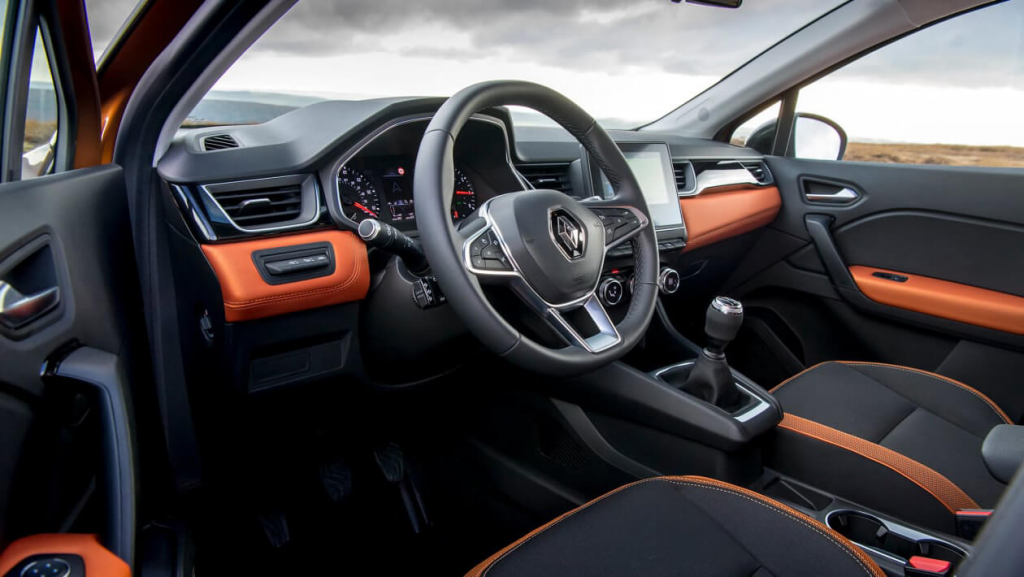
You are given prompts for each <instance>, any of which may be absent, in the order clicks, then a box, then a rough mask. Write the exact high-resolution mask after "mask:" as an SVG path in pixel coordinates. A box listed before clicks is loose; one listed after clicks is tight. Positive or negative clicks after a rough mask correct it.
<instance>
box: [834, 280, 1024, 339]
mask: <svg viewBox="0 0 1024 577" xmlns="http://www.w3.org/2000/svg"><path fill="white" fill-rule="evenodd" d="M875 272H884V273H890V274H898V275H903V276H905V277H907V281H906V282H896V281H892V280H887V279H884V278H879V277H876V276H873V273H875ZM850 274H851V275H852V276H853V281H854V282H855V283H857V288H859V289H860V291H861V292H862V293H864V295H865V296H867V297H868V298H869V299H871V300H873V301H875V302H878V303H881V304H884V305H889V306H893V307H897V308H901V309H906V310H909V311H914V312H918V313H923V314H926V315H932V316H936V317H940V318H944V319H949V320H952V321H959V322H962V323H967V324H970V325H975V326H979V327H985V328H988V329H994V330H997V331H1004V332H1008V333H1013V334H1015V335H1024V297H1019V296H1016V295H1012V294H1008V293H1002V292H997V291H993V290H989V289H983V288H978V287H974V286H970V285H965V284H960V283H956V282H950V281H946V280H941V279H937V278H931V277H926V276H918V275H913V274H907V273H905V272H897V271H891V270H885V269H881V268H874V267H868V266H851V267H850Z"/></svg>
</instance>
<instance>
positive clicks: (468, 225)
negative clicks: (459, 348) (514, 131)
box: [413, 81, 658, 375]
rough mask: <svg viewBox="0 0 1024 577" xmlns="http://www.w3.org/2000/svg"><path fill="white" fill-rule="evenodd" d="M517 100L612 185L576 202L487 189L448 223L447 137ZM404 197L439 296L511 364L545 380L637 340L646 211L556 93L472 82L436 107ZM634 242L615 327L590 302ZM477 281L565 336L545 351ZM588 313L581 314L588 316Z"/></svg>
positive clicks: (653, 261) (651, 257)
mask: <svg viewBox="0 0 1024 577" xmlns="http://www.w3.org/2000/svg"><path fill="white" fill-rule="evenodd" d="M503 105H519V106H526V107H529V108H532V109H534V110H536V111H538V112H541V113H543V114H545V115H547V116H548V117H550V118H551V119H552V120H554V121H556V122H557V123H558V124H560V125H562V126H563V127H564V128H565V129H566V130H568V131H569V133H571V134H572V135H573V136H574V137H575V138H576V140H578V141H579V142H580V143H581V144H582V145H583V146H584V147H585V148H586V150H587V151H588V152H589V154H590V158H591V160H592V161H594V162H597V164H598V166H600V167H601V170H602V171H604V174H605V176H607V177H608V181H609V182H610V183H611V185H612V188H613V189H614V191H615V195H614V197H613V198H611V199H600V198H597V197H594V198H591V199H587V200H585V201H578V200H575V199H573V198H572V197H570V196H568V195H566V194H564V193H562V192H559V191H555V190H523V191H521V192H511V193H507V194H502V195H499V196H496V197H494V198H492V199H490V200H488V201H487V202H485V203H483V204H482V205H481V206H480V208H479V209H478V210H477V212H476V214H475V215H474V216H473V217H471V218H469V219H466V220H465V221H463V223H462V225H461V226H460V227H458V228H457V227H455V226H454V225H453V224H452V222H451V219H450V216H449V215H450V214H451V202H452V196H453V192H454V182H455V173H454V162H453V159H452V153H453V150H454V147H455V139H456V138H457V137H458V135H459V131H460V130H461V129H462V127H463V126H465V124H466V122H467V121H468V120H469V118H470V117H471V116H472V115H473V114H474V113H476V112H478V111H480V110H483V109H485V108H491V107H495V106H503ZM413 194H414V200H415V203H416V220H417V222H418V226H419V231H420V240H421V242H422V243H423V249H424V251H425V252H426V255H427V259H428V260H429V261H430V266H431V270H432V272H433V274H434V276H435V277H436V278H437V282H438V284H439V285H440V287H441V289H442V290H443V291H444V292H445V294H446V295H447V297H448V303H449V304H450V305H451V307H452V308H453V309H454V310H455V313H456V314H457V315H458V317H459V318H460V319H461V320H462V321H463V323H465V325H466V327H467V328H468V329H469V330H470V332H472V333H473V334H474V335H475V336H476V337H477V338H478V339H480V341H481V342H483V343H484V345H486V346H487V347H488V348H490V349H491V350H492V351H494V352H495V353H496V354H498V355H500V356H501V357H503V358H505V359H507V360H509V361H510V362H512V363H515V364H517V365H520V366H522V367H524V368H527V369H529V370H532V371H536V372H541V373H547V374H551V375H574V374H581V373H584V372H588V371H592V370H594V369H597V368H599V367H601V366H604V365H606V364H608V363H610V362H612V361H614V360H616V359H618V358H619V357H621V356H622V355H624V354H625V353H626V352H628V351H629V350H630V349H631V348H633V346H635V345H636V343H637V342H638V341H639V340H640V338H641V337H642V336H643V334H644V331H646V330H647V326H648V324H649V323H650V321H651V316H652V314H653V313H654V306H655V300H656V299H657V295H658V287H657V275H658V249H657V239H656V237H655V233H654V227H653V226H650V222H651V220H650V213H649V211H648V209H647V203H646V202H645V200H644V197H643V194H641V191H640V186H639V184H637V181H636V178H635V177H634V176H633V172H632V171H631V170H630V168H629V165H628V164H627V163H626V159H625V157H624V156H623V155H622V152H621V151H620V150H619V147H618V146H616V144H615V142H614V141H613V140H612V139H611V137H610V136H609V135H608V133H607V132H605V130H604V129H603V128H602V127H601V126H600V125H599V124H598V123H597V121H595V120H594V119H593V118H592V117H591V116H590V115H589V114H587V113H586V112H584V111H583V109H582V108H580V107H579V106H577V105H576V104H575V103H573V102H572V101H571V100H569V99H568V98H566V97H565V96H563V95H561V94H559V93H558V92H555V91H554V90H552V89H550V88H547V87H545V86H541V85H539V84H533V83H529V82H517V81H496V82H484V83H480V84H475V85H473V86H469V87H468V88H465V89H463V90H461V91H459V92H458V93H456V94H455V95H453V96H452V97H451V98H449V99H448V100H447V101H446V102H445V103H444V104H443V105H442V106H441V107H440V109H438V111H437V113H436V114H434V117H433V119H432V120H431V122H430V125H429V126H428V127H427V130H426V133H425V134H424V135H423V140H422V142H421V143H420V148H419V153H418V155H417V158H416V172H415V180H414V182H413ZM624 242H630V243H632V245H633V255H634V259H635V265H634V282H633V296H632V299H631V300H630V303H629V310H628V311H627V313H626V315H625V317H624V318H623V319H622V320H621V321H620V322H619V323H618V324H617V325H616V324H615V323H614V322H613V320H612V319H611V317H609V315H608V313H607V311H605V309H604V307H603V306H602V305H601V302H600V300H598V298H597V294H596V289H597V285H598V282H599V281H600V279H601V272H602V269H603V267H604V261H605V254H606V253H607V251H608V249H610V248H611V247H614V246H616V245H618V244H621V243H624ZM481 283H505V284H507V285H508V286H509V287H510V288H512V289H513V291H514V292H515V294H517V295H518V296H519V297H520V298H521V299H522V301H523V302H524V303H525V304H526V305H527V306H528V307H529V308H531V309H532V310H533V311H535V312H536V313H538V314H539V316H540V317H541V318H542V319H544V320H545V321H546V322H547V324H548V325H549V326H550V327H551V328H552V329H554V332H555V333H556V334H558V335H560V336H561V338H562V340H563V341H564V345H565V346H563V347H560V348H553V347H550V346H546V345H543V344H541V343H539V342H537V341H536V340H533V339H531V338H529V337H528V336H526V335H523V334H522V333H521V332H520V331H518V330H517V329H516V328H515V327H513V326H512V325H510V324H509V323H508V322H507V321H506V320H505V319H504V318H503V317H502V316H501V314H500V313H499V312H498V311H496V310H495V309H494V307H492V306H491V304H490V302H488V300H487V297H486V296H485V295H484V293H483V290H482V289H481ZM588 319H589V320H588Z"/></svg>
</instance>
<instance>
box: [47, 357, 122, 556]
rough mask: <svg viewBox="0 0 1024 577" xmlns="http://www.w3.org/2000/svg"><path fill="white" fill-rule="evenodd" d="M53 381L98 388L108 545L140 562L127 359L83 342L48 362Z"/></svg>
mask: <svg viewBox="0 0 1024 577" xmlns="http://www.w3.org/2000/svg"><path fill="white" fill-rule="evenodd" d="M43 378H44V379H45V380H47V381H50V382H53V381H54V380H70V381H75V382H79V383H84V384H86V385H89V386H90V387H92V388H93V389H94V390H95V391H96V393H97V397H96V401H97V409H98V410H99V424H100V436H101V439H102V449H101V450H100V454H101V455H102V465H101V467H100V476H101V478H100V487H101V490H102V491H103V493H104V496H105V499H104V506H105V508H104V510H105V511H106V515H107V523H106V526H105V529H106V532H105V533H104V535H103V539H102V542H103V545H104V546H105V547H106V548H107V549H109V550H110V551H111V552H112V553H113V554H115V555H117V556H118V557H120V558H121V559H123V560H124V561H125V562H126V563H128V565H129V566H132V565H133V563H134V561H135V525H136V494H137V490H136V482H137V480H136V471H137V466H136V456H135V429H134V423H133V422H132V417H131V409H130V400H129V388H128V377H127V373H126V371H125V367H124V365H123V363H122V362H121V359H120V358H119V357H117V356H116V355H113V354H110V353H106V352H103V351H100V350H97V349H93V348H89V347H82V348H78V349H75V350H73V351H71V352H70V353H69V354H68V355H67V356H65V357H64V358H63V359H56V360H54V361H52V362H51V361H48V362H47V364H46V365H44V367H43Z"/></svg>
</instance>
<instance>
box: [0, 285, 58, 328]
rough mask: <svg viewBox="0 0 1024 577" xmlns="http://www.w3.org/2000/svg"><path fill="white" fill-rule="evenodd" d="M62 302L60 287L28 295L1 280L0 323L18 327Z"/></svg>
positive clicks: (8, 326) (9, 326)
mask: <svg viewBox="0 0 1024 577" xmlns="http://www.w3.org/2000/svg"><path fill="white" fill-rule="evenodd" d="M59 302H60V289H59V288H57V287H50V288H48V289H43V290H41V291H39V292H37V293H35V294H31V295H28V296H25V295H22V294H21V293H19V292H18V291H17V290H15V289H14V287H12V286H11V285H9V284H7V283H5V282H2V281H0V323H2V324H3V325H4V326H5V327H7V328H9V329H17V328H20V327H23V326H25V325H27V324H28V323H30V322H32V321H34V320H36V319H38V318H39V317H41V316H43V315H45V314H46V313H48V312H50V311H51V310H53V308H54V307H56V306H57V304H58V303H59Z"/></svg>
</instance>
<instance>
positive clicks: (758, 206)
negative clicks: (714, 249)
mask: <svg viewBox="0 0 1024 577" xmlns="http://www.w3.org/2000/svg"><path fill="white" fill-rule="evenodd" d="M679 208H680V209H681V210H682V211H683V222H685V223H686V233H687V240H686V249H687V250H692V249H695V248H699V247H702V246H707V245H709V244H714V243H716V242H719V241H722V240H725V239H727V238H732V237H734V236H739V235H741V234H743V233H746V232H750V231H752V230H756V229H758V228H761V227H762V226H765V225H767V224H769V223H771V222H772V221H773V220H775V217H776V216H778V214H779V210H780V209H781V208H782V196H781V195H780V194H779V189H778V187H775V186H765V187H749V188H742V189H738V190H736V189H733V188H732V187H728V188H725V189H722V190H720V191H716V190H715V189H708V190H706V191H704V192H703V193H702V194H698V195H697V196H690V197H686V198H681V199H679Z"/></svg>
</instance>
